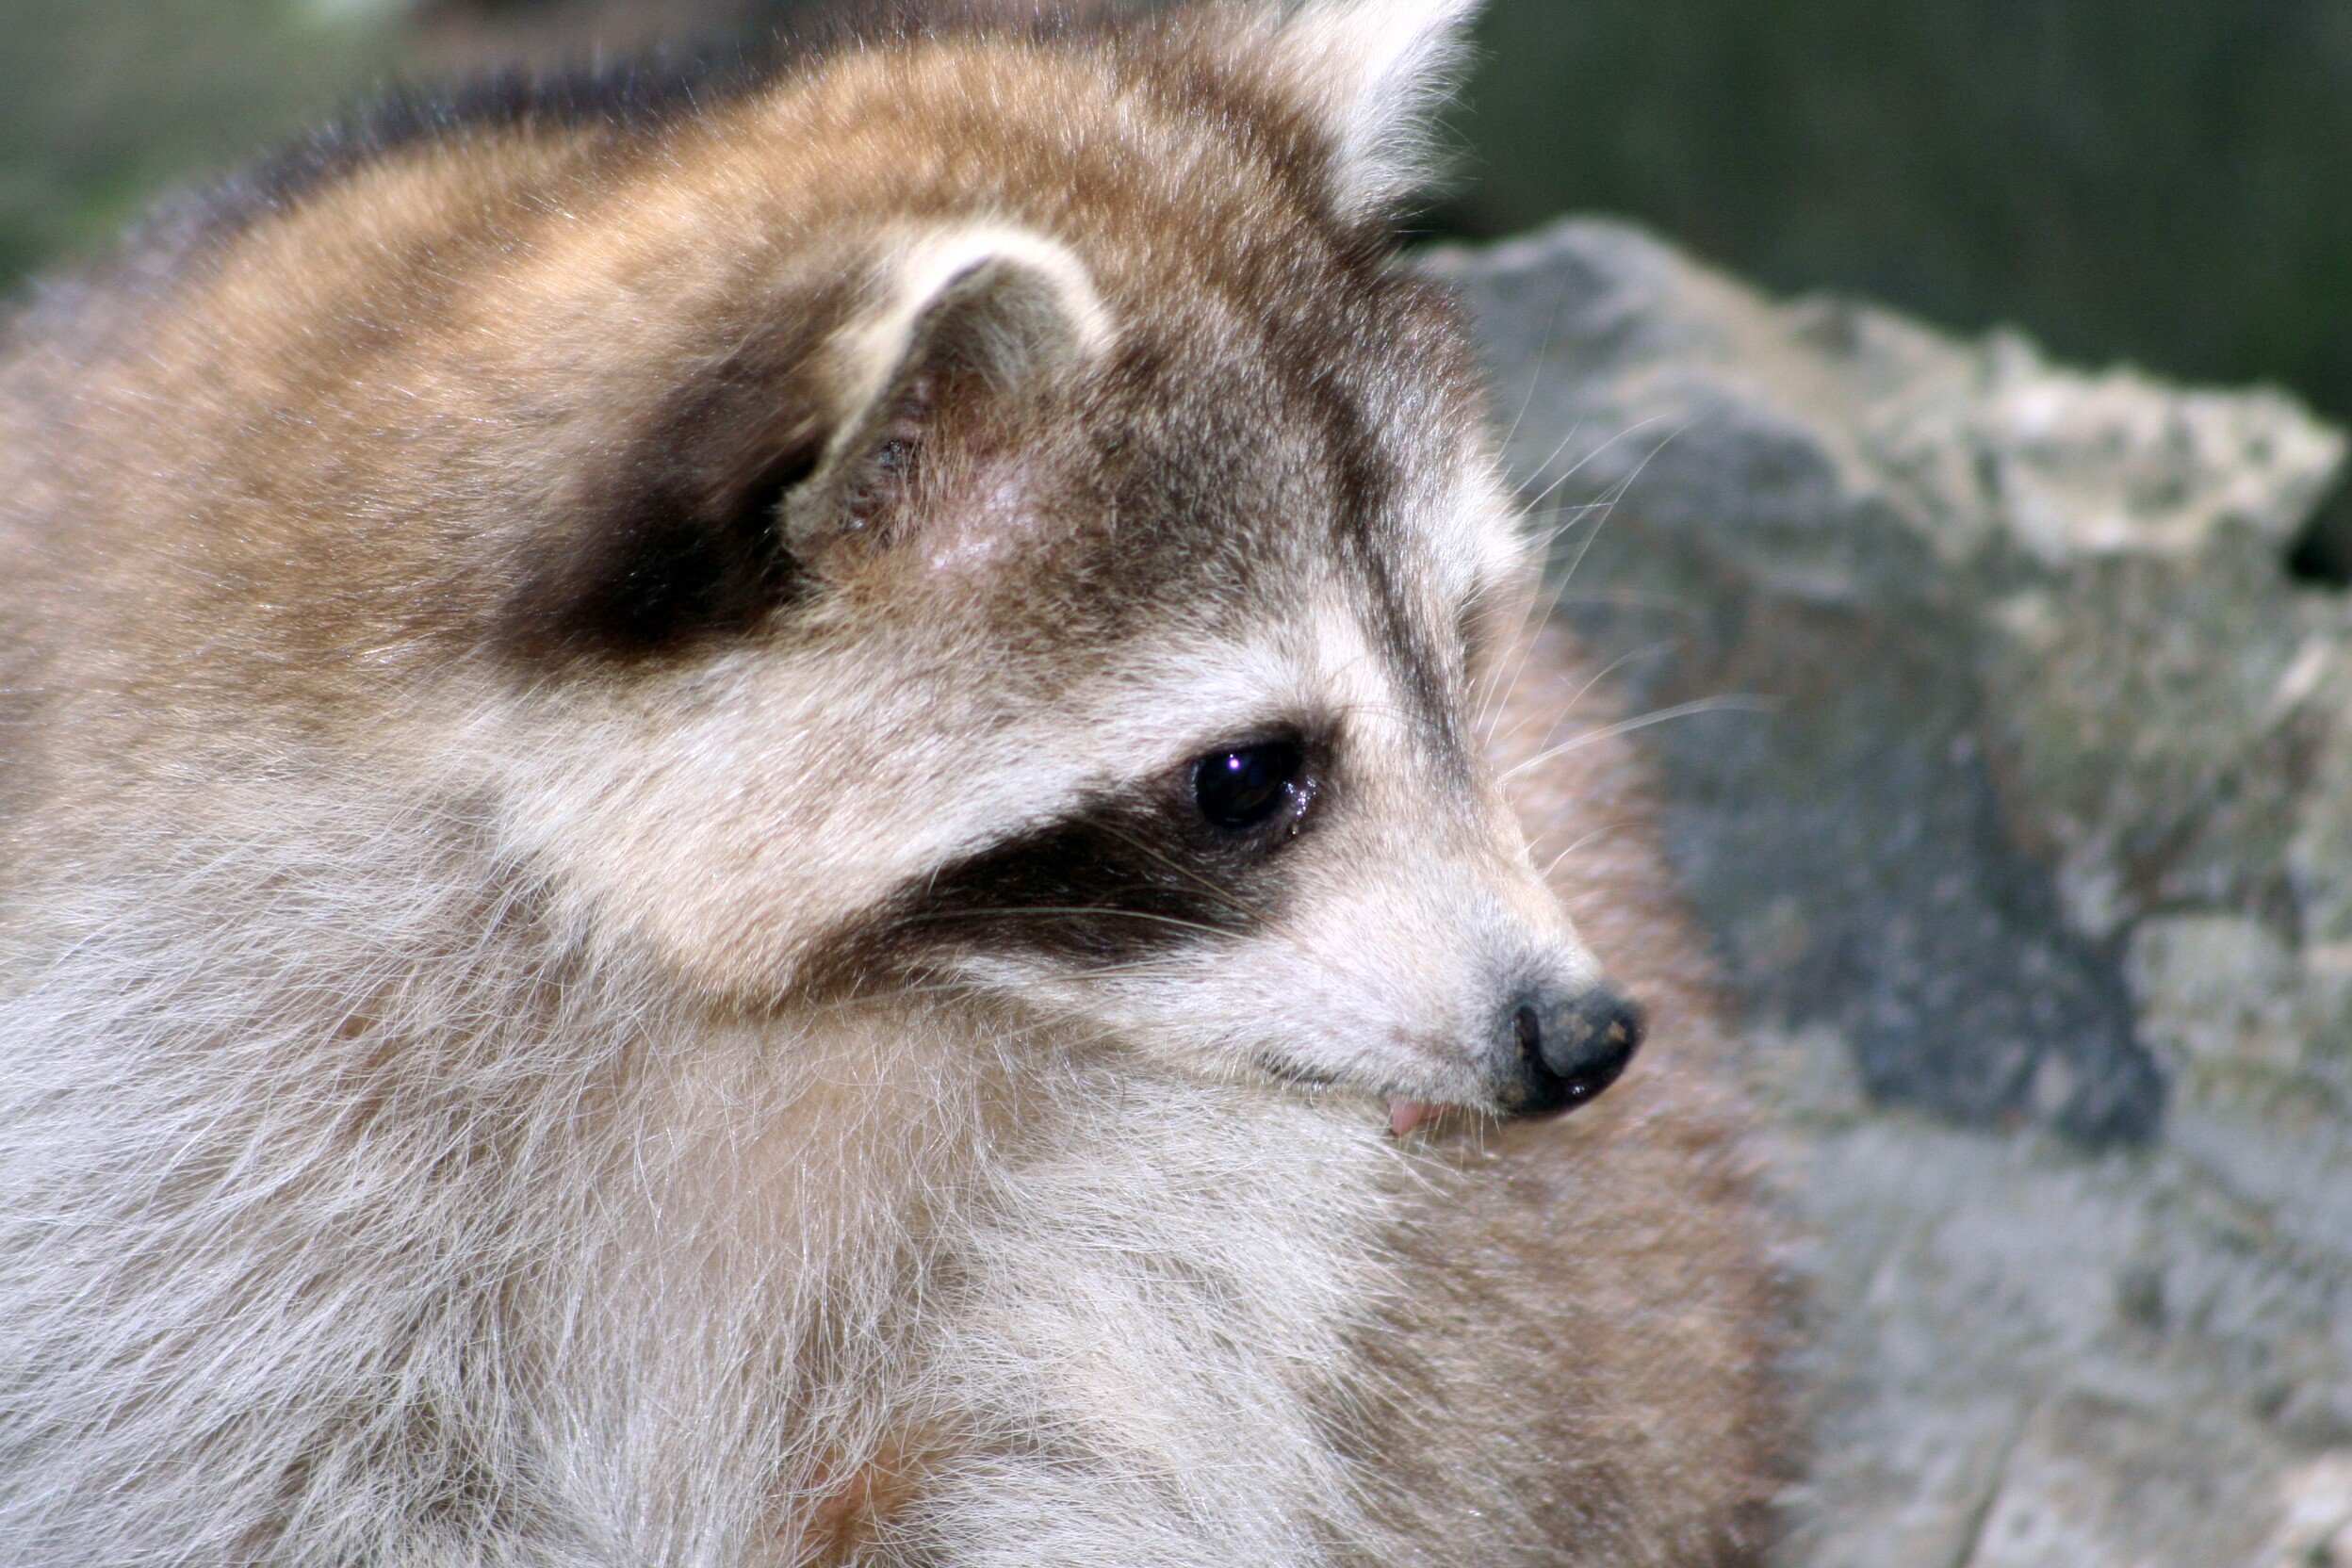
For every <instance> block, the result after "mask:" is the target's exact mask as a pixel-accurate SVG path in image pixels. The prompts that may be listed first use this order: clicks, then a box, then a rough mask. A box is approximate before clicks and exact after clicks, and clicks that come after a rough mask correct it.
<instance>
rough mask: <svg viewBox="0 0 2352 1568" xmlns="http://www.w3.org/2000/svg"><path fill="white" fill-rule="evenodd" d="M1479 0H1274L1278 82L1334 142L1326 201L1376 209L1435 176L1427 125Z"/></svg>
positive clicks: (1350, 215) (1363, 210)
mask: <svg viewBox="0 0 2352 1568" xmlns="http://www.w3.org/2000/svg"><path fill="white" fill-rule="evenodd" d="M1479 4H1480V0H1281V3H1277V4H1275V5H1274V6H1272V7H1271V8H1270V9H1269V10H1268V11H1267V12H1266V15H1267V17H1268V20H1269V21H1270V23H1271V24H1272V28H1273V43H1272V63H1273V65H1274V67H1275V69H1276V70H1277V71H1278V72H1279V73H1281V76H1282V85H1283V86H1284V88H1285V89H1287V90H1289V91H1290V92H1291V93H1292V94H1293V95H1294V96H1295V98H1296V101H1297V102H1298V103H1299V104H1300V105H1301V106H1303V107H1304V108H1305V109H1306V110H1307V112H1308V113H1309V114H1310V115H1311V116H1312V117H1313V118H1314V119H1315V121H1317V122H1319V123H1320V124H1321V126H1322V128H1323V131H1324V134H1325V136H1326V137H1328V138H1329V139H1330V141H1331V149H1332V166H1331V186H1332V201H1333V204H1334V205H1335V206H1336V207H1337V208H1338V210H1339V214H1340V216H1341V217H1342V218H1343V219H1345V220H1347V221H1351V222H1353V221H1364V220H1366V219H1370V218H1373V217H1376V216H1378V215H1380V213H1381V212H1382V211H1384V210H1386V209H1388V208H1391V207H1394V206H1395V205H1396V204H1398V203H1399V202H1401V201H1403V200H1404V199H1405V198H1407V197H1409V196H1411V195H1412V194H1413V192H1414V191H1415V190H1418V189H1420V188H1423V187H1424V186H1426V185H1428V184H1429V182H1430V181H1431V180H1432V179H1434V178H1435V176H1436V174H1437V172H1438V162H1439V160H1438V158H1437V157H1436V155H1435V142H1434V139H1433V137H1432V134H1431V131H1432V125H1433V122H1434V120H1435V118H1436V115H1437V111H1438V109H1439V108H1440V107H1442V106H1444V104H1445V102H1446V98H1447V97H1449V96H1450V95H1451V94H1452V92H1453V91H1454V90H1455V88H1456V87H1457V86H1459V84H1460V82H1461V78H1462V74H1463V72H1464V69H1465V67H1466V66H1467V64H1468V61H1469V57H1470V43H1469V29H1470V23H1471V21H1472V19H1473V18H1474V17H1476V15H1477V14H1478V8H1479Z"/></svg>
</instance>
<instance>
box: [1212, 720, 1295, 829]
mask: <svg viewBox="0 0 2352 1568" xmlns="http://www.w3.org/2000/svg"><path fill="white" fill-rule="evenodd" d="M1305 766H1306V759H1305V758H1304V756H1302V755H1301V754H1300V752H1299V748H1298V747H1297V746H1295V745H1293V744H1292V743H1289V742H1288V741H1269V742H1267V743H1265V744H1263V745H1254V746H1234V747H1233V748H1232V749H1231V750H1228V751H1213V752H1211V753H1209V754H1208V755H1207V756H1206V757H1203V758H1202V759H1201V760H1200V761H1198V762H1196V763H1194V764H1193V769H1192V798H1193V800H1194V801H1195V802H1196V803H1197V804H1198V805H1199V806H1200V808H1201V815H1202V816H1203V817H1205V818H1207V819H1208V821H1209V823H1210V825H1212V826H1216V827H1221V828H1223V829H1224V830H1225V831H1226V832H1228V833H1246V832H1248V831H1249V830H1250V828H1253V827H1256V826H1259V825H1262V824H1264V823H1266V822H1268V821H1270V820H1271V819H1272V818H1273V817H1274V816H1275V815H1276V814H1277V813H1279V812H1282V811H1283V810H1285V809H1290V810H1296V809H1298V808H1299V806H1301V805H1303V804H1304V803H1305V792H1306V784H1305V781H1304V780H1303V779H1302V778H1301V777H1300V774H1301V773H1302V772H1303V771H1304V769H1305Z"/></svg>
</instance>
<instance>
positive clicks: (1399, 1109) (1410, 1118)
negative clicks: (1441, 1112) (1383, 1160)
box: [1388, 1100, 1437, 1138]
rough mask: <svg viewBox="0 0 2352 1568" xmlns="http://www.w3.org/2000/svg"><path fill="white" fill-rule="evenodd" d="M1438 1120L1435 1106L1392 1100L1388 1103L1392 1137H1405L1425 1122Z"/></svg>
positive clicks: (1389, 1129)
mask: <svg viewBox="0 0 2352 1568" xmlns="http://www.w3.org/2000/svg"><path fill="white" fill-rule="evenodd" d="M1436 1119H1437V1107H1436V1106H1435V1105H1424V1104H1423V1103H1421V1102H1419V1101H1418V1100H1392V1101H1390V1102H1389V1103H1388V1132H1389V1135H1390V1136H1391V1137H1399V1138H1400V1137H1403V1136H1404V1135H1406V1134H1407V1133H1410V1132H1412V1131H1413V1129H1414V1128H1415V1127H1418V1126H1420V1125H1421V1124H1422V1123H1423V1122H1425V1121H1435V1120H1436Z"/></svg>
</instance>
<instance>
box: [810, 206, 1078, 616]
mask: <svg viewBox="0 0 2352 1568" xmlns="http://www.w3.org/2000/svg"><path fill="white" fill-rule="evenodd" d="M887 277H888V280H889V281H888V284H887V286H886V287H885V289H884V290H883V302H882V303H881V305H880V307H879V308H878V309H876V310H874V311H873V312H872V313H871V314H869V315H868V316H866V317H865V318H864V319H861V320H859V321H858V323H857V324H856V325H854V326H852V327H850V328H848V329H847V330H845V331H843V332H842V333H841V334H840V335H838V337H837V338H836V340H835V342H834V343H833V345H832V346H831V349H830V351H829V358H830V359H831V361H832V371H833V374H832V376H831V378H830V379H831V380H832V381H833V382H834V383H835V384H836V385H837V386H838V388H839V389H840V391H839V402H840V408H839V412H838V415H837V422H836V424H835V426H834V433H833V434H832V435H831V437H830V438H829V439H828V440H827V441H826V442H825V448H824V451H823V455H822V457H821V458H820V459H819V461H818V464H817V466H816V469H815V471H814V472H812V473H811V474H810V475H809V478H808V480H807V481H806V482H803V483H801V484H799V485H797V486H795V487H794V488H793V490H792V493H791V495H790V496H789V497H788V498H786V501H785V505H784V515H783V523H784V540H785V545H786V547H787V549H788V550H789V551H790V552H791V554H792V558H793V559H794V561H796V562H798V563H801V564H804V565H809V566H813V567H815V568H816V569H817V571H818V572H819V574H820V575H844V574H845V573H846V572H847V571H849V570H854V569H855V565H856V564H857V562H858V560H862V559H869V558H872V557H874V556H877V555H879V554H881V553H883V552H884V551H886V550H890V549H892V548H895V547H899V546H901V545H903V544H906V543H908V542H909V541H908V539H907V535H908V534H909V533H911V532H916V531H929V530H932V529H935V528H948V527H952V528H954V529H956V531H957V534H958V537H957V538H956V540H955V541H953V549H952V550H951V551H948V552H947V553H956V554H962V555H965V556H970V555H972V554H973V553H975V552H977V553H982V554H985V553H987V549H988V546H989V545H990V544H991V543H992V541H990V540H988V538H986V537H983V536H979V534H980V533H982V532H985V531H986V530H987V529H988V528H990V527H992V526H994V527H1002V526H1005V523H1007V522H1008V521H1009V520H1010V519H1007V518H1004V517H996V518H991V517H989V516H988V515H985V514H986V513H987V512H988V508H987V507H985V506H979V507H975V506H972V505H961V506H959V505H957V504H956V503H955V502H956V498H954V497H952V496H946V495H941V494H939V493H938V490H937V486H936V485H932V484H928V483H926V475H925V473H924V468H925V465H926V459H927V458H928V456H929V455H930V450H929V449H930V448H931V446H932V444H933V442H934V440H935V438H936V436H937V434H938V432H939V427H940V425H941V423H942V421H943V420H944V419H945V418H947V417H949V416H950V415H951V414H954V413H964V414H969V413H970V412H972V409H973V408H974V407H975V406H981V405H992V404H1001V403H1005V402H1009V401H1011V400H1020V399H1023V398H1032V397H1035V396H1036V395H1037V394H1038V393H1040V392H1043V391H1047V390H1050V389H1051V388H1052V387H1054V385H1056V384H1060V383H1063V382H1064V381H1066V380H1067V379H1068V378H1070V377H1071V376H1073V375H1075V374H1076V373H1078V372H1079V371H1082V370H1083V369H1084V368H1086V367H1087V366H1089V365H1091V364H1093V363H1094V362H1096V361H1097V360H1098V359H1100V358H1101V357H1102V356H1103V353H1104V352H1105V351H1106V350H1107V349H1108V348H1109V346H1110V343H1111V340H1112V337H1113V332H1112V327H1111V321H1110V317H1109V315H1108V314H1107V313H1106V312H1105V310H1104V309H1103V302H1102V300H1101V297H1100V296H1099V295H1098V294H1097V293H1096V291H1095V287H1094V283H1093V280H1092V279H1091V277H1090V276H1089V275H1088V274H1087V271H1086V265H1085V264H1084V263H1083V262H1081V261H1080V260H1079V259H1078V257H1077V255H1076V254H1075V253H1072V252H1071V251H1070V249H1069V248H1068V247H1067V246H1064V245H1061V244H1059V243H1057V242H1056V241H1054V240H1051V239H1048V238H1046V237H1043V236H1041V235H1037V234H1034V233H1031V232H1029V231H1027V230H1022V229H1015V228H1008V227H1001V226H995V225H988V226H978V227H973V228H970V229H963V230H957V231H955V232H951V233H948V234H945V235H935V236H932V237H926V238H925V239H923V240H922V241H920V242H918V243H916V244H914V245H912V246H911V247H909V248H908V250H907V253H905V254H903V255H902V256H900V257H899V258H897V260H896V261H895V262H894V263H893V264H892V265H891V266H890V269H889V270H888V273H887ZM998 510H1000V511H1001V510H1002V508H999V509H998ZM935 543H940V542H936V541H935ZM934 553H939V552H937V551H935V552H934ZM828 565H829V566H831V567H833V568H835V570H833V571H831V572H828V571H827V570H826V568H827V567H828Z"/></svg>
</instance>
